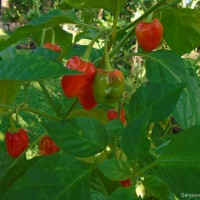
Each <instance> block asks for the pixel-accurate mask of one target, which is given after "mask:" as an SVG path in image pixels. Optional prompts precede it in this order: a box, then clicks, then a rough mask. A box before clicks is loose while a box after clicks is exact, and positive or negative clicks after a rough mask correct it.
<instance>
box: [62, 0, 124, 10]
mask: <svg viewBox="0 0 200 200" xmlns="http://www.w3.org/2000/svg"><path fill="white" fill-rule="evenodd" d="M123 2H124V0H101V1H90V0H76V1H74V0H62V3H66V4H67V5H69V6H71V7H73V8H103V9H108V10H112V11H115V10H116V9H117V5H118V4H119V7H121V5H122V3H123Z"/></svg>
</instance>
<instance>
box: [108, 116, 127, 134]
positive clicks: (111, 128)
mask: <svg viewBox="0 0 200 200" xmlns="http://www.w3.org/2000/svg"><path fill="white" fill-rule="evenodd" d="M105 129H106V131H107V133H108V134H109V136H110V137H112V136H114V137H115V136H118V137H119V136H121V135H122V132H123V130H124V126H123V124H122V122H121V120H119V119H114V120H111V121H110V122H108V123H107V124H106V125H105Z"/></svg>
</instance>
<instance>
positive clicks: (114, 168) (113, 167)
mask: <svg viewBox="0 0 200 200" xmlns="http://www.w3.org/2000/svg"><path fill="white" fill-rule="evenodd" d="M97 169H99V170H100V171H101V172H102V173H103V174H104V175H105V176H106V177H107V178H109V179H111V180H114V181H122V180H126V179H127V178H129V177H130V165H129V164H128V162H125V161H122V160H114V159H110V160H105V161H104V162H103V163H100V164H97Z"/></svg>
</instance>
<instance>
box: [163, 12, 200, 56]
mask: <svg viewBox="0 0 200 200" xmlns="http://www.w3.org/2000/svg"><path fill="white" fill-rule="evenodd" d="M161 22H162V24H163V26H164V39H165V40H166V42H167V44H168V45H169V47H170V48H171V49H172V50H174V51H176V52H177V53H179V54H180V55H183V54H185V53H188V52H190V51H191V50H193V49H195V48H197V47H198V46H199V44H200V26H199V24H200V11H199V10H195V9H189V8H170V9H167V10H164V11H163V12H162V18H161Z"/></svg>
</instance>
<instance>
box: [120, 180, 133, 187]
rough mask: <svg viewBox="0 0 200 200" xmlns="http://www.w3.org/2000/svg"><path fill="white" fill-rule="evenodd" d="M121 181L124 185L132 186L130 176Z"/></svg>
mask: <svg viewBox="0 0 200 200" xmlns="http://www.w3.org/2000/svg"><path fill="white" fill-rule="evenodd" d="M120 183H121V185H122V186H123V187H130V186H131V185H132V181H131V179H130V178H128V179H126V180H123V181H120Z"/></svg>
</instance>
